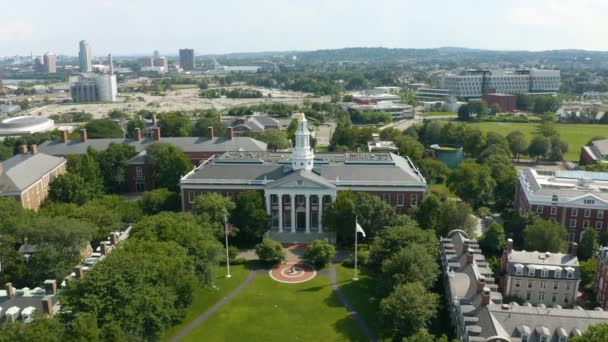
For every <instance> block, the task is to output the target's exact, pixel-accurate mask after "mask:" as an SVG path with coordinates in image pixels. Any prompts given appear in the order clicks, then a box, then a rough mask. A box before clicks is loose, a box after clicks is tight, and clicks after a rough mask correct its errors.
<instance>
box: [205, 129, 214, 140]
mask: <svg viewBox="0 0 608 342" xmlns="http://www.w3.org/2000/svg"><path fill="white" fill-rule="evenodd" d="M207 138H209V139H213V138H215V135H214V134H213V127H207Z"/></svg>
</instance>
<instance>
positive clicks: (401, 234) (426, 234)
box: [365, 222, 438, 273]
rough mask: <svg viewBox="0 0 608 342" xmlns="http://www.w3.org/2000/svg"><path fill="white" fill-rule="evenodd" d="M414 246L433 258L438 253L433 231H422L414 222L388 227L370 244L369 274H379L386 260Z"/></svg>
mask: <svg viewBox="0 0 608 342" xmlns="http://www.w3.org/2000/svg"><path fill="white" fill-rule="evenodd" d="M413 245H420V246H422V247H423V248H424V249H425V250H427V252H428V253H429V254H430V255H432V256H436V255H437V253H438V248H437V237H436V236H435V233H434V232H433V231H430V230H423V229H420V228H418V227H417V226H416V224H415V223H413V222H412V223H410V224H406V225H402V226H394V227H387V228H385V229H384V230H382V231H380V232H379V233H378V235H377V236H376V237H375V238H374V240H373V241H372V243H371V244H370V246H369V258H368V259H367V263H366V265H365V266H366V268H367V269H368V271H369V272H371V273H377V272H379V271H380V270H381V268H382V263H383V262H384V261H385V260H388V259H390V258H391V257H392V256H393V255H395V254H396V253H398V252H399V251H400V250H402V249H408V248H410V247H412V246H413Z"/></svg>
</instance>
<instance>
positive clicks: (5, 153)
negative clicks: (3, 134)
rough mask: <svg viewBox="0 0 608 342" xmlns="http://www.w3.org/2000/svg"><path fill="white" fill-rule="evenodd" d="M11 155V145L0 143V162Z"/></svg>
mask: <svg viewBox="0 0 608 342" xmlns="http://www.w3.org/2000/svg"><path fill="white" fill-rule="evenodd" d="M12 156H13V147H12V146H7V145H5V144H0V162H1V161H4V160H7V159H8V158H10V157H12Z"/></svg>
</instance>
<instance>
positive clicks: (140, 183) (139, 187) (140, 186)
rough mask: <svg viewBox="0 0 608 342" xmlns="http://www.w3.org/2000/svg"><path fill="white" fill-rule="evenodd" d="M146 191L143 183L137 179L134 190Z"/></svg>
mask: <svg viewBox="0 0 608 342" xmlns="http://www.w3.org/2000/svg"><path fill="white" fill-rule="evenodd" d="M144 191H146V187H145V186H144V183H143V182H141V181H138V182H136V183H135V192H144Z"/></svg>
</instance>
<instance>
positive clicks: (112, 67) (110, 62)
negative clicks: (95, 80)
mask: <svg viewBox="0 0 608 342" xmlns="http://www.w3.org/2000/svg"><path fill="white" fill-rule="evenodd" d="M108 67H109V68H110V76H111V75H114V62H113V61H112V54H108Z"/></svg>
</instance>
